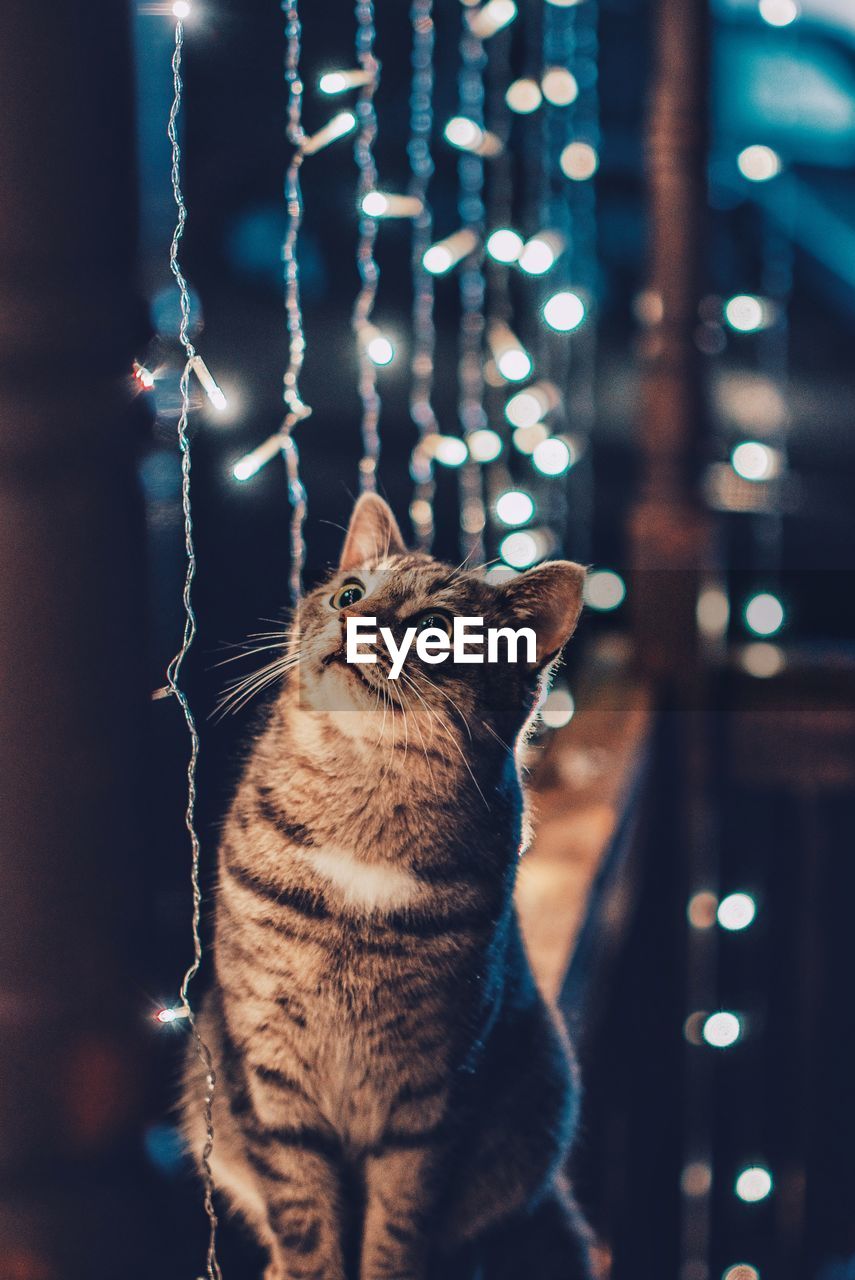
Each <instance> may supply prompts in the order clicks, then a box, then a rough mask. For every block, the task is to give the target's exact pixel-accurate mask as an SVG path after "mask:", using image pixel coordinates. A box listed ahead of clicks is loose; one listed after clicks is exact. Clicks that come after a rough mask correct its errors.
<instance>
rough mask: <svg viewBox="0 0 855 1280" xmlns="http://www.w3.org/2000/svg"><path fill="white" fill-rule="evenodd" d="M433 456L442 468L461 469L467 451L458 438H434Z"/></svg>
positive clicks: (467, 454) (467, 453)
mask: <svg viewBox="0 0 855 1280" xmlns="http://www.w3.org/2000/svg"><path fill="white" fill-rule="evenodd" d="M433 456H434V457H435V458H436V460H437V462H441V463H442V465H443V466H444V467H462V466H463V463H464V462H465V461H466V459H467V457H468V456H469V450H468V449H467V448H466V445H465V444H464V443H463V441H462V440H461V439H460V437H459V436H435V437H434V439H433Z"/></svg>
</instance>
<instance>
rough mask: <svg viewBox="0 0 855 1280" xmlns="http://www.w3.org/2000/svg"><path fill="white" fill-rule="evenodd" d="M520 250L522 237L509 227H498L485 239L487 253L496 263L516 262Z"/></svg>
mask: <svg viewBox="0 0 855 1280" xmlns="http://www.w3.org/2000/svg"><path fill="white" fill-rule="evenodd" d="M522 248H523V238H522V236H521V235H518V234H517V232H516V231H512V230H511V229H510V227H499V229H498V230H497V231H494V232H493V233H492V234H491V235H490V236H489V237H488V239H487V252H488V253H489V255H490V257H491V258H494V259H495V261H496V262H506V263H509V262H516V260H517V258H518V257H519V256H520V253H521V252H522Z"/></svg>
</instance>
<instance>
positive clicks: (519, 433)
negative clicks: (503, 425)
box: [514, 422, 549, 454]
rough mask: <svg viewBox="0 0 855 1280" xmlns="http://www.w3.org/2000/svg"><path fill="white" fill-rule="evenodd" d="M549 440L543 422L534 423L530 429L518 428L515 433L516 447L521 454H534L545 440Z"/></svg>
mask: <svg viewBox="0 0 855 1280" xmlns="http://www.w3.org/2000/svg"><path fill="white" fill-rule="evenodd" d="M548 438H549V432H548V431H547V429H546V427H545V426H544V425H543V423H542V422H533V423H532V424H531V426H530V427H517V429H516V431H515V432H514V447H515V448H516V449H519V451H520V453H525V454H532V453H534V451H535V449H536V448H537V446H538V445H539V444H540V443H541V441H543V440H547V439H548Z"/></svg>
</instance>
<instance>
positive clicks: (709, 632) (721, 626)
mask: <svg viewBox="0 0 855 1280" xmlns="http://www.w3.org/2000/svg"><path fill="white" fill-rule="evenodd" d="M695 618H696V620H697V624H698V630H699V631H700V632H701V634H702V635H704V636H706V637H707V639H708V640H721V639H722V638H723V637H724V636H725V635H726V634H727V627H728V623H729V622H730V600H729V599H728V596H727V592H726V591H723V590H722V588H721V587H704V589H703V590H702V591H701V592H700V594H699V595H698V602H697V604H696V606H695Z"/></svg>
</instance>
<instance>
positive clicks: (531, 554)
mask: <svg viewBox="0 0 855 1280" xmlns="http://www.w3.org/2000/svg"><path fill="white" fill-rule="evenodd" d="M552 546H553V539H552V538H551V537H550V535H549V534H548V532H547V531H546V530H545V529H520V530H518V531H517V532H516V533H509V534H508V535H507V537H505V538H503V539H502V542H501V544H500V546H499V555H500V556H501V557H502V559H503V560H504V561H505V563H506V564H509V565H510V566H511V568H512V569H528V568H529V566H530V565H533V564H536V563H537V561H538V560H542V559H543V557H544V556H546V555H548V554H549V552H550V550H551V549H552Z"/></svg>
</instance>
